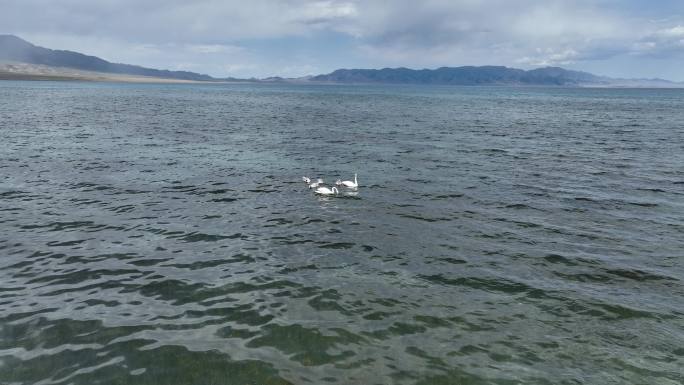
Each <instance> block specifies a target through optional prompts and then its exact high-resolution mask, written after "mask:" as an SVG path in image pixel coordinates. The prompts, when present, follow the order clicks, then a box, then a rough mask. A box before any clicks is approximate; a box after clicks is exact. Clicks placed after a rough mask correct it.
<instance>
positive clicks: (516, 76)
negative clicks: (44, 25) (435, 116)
mask: <svg viewBox="0 0 684 385" xmlns="http://www.w3.org/2000/svg"><path fill="white" fill-rule="evenodd" d="M0 61H8V62H18V63H27V64H33V65H39V66H49V67H53V68H56V69H55V70H53V71H52V72H51V76H53V75H54V74H55V73H57V72H58V69H59V68H68V69H74V70H81V71H91V72H98V73H106V74H118V75H122V74H123V75H133V76H145V77H153V78H163V79H176V80H191V81H249V82H269V83H273V82H297V83H347V84H431V85H459V86H476V85H500V86H564V87H583V86H584V87H684V83H675V82H670V81H667V80H662V79H613V78H608V77H604V76H596V75H593V74H590V73H587V72H579V71H570V70H566V69H563V68H558V67H546V68H538V69H533V70H529V71H525V70H521V69H516V68H509V67H503V66H482V67H472V66H467V67H441V68H437V69H434V70H431V69H421V70H414V69H409V68H383V69H379V70H376V69H339V70H336V71H333V72H331V73H329V74H325V75H317V76H308V77H304V78H296V79H292V78H290V79H287V78H280V77H269V78H265V79H261V80H259V79H235V78H224V79H219V78H214V77H211V76H209V75H203V74H198V73H195V72H188V71H169V70H158V69H152V68H145V67H140V66H136V65H130V64H119V63H111V62H108V61H106V60H103V59H100V58H98V57H95V56H88V55H84V54H81V53H78V52H72V51H61V50H52V49H48V48H43V47H38V46H35V45H33V44H31V43H29V42H27V41H25V40H23V39H21V38H19V37H16V36H13V35H0ZM15 68H16V67H15ZM1 70H2V69H1V68H0V72H2V71H1ZM42 71H43V72H45V69H44V68H43V69H42ZM27 76H30V74H27Z"/></svg>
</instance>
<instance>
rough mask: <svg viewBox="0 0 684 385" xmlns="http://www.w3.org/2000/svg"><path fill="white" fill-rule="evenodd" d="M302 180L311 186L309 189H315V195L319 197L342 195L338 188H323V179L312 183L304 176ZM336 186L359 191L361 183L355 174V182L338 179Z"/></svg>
mask: <svg viewBox="0 0 684 385" xmlns="http://www.w3.org/2000/svg"><path fill="white" fill-rule="evenodd" d="M302 180H303V181H304V183H306V184H307V185H308V186H309V188H313V189H315V190H314V193H316V194H319V195H337V194H339V193H340V190H338V189H337V187H332V188H329V187H325V186H321V185H322V184H323V183H324V182H323V179H321V178H318V179H317V180H316V181H315V182H311V179H310V178H307V177H305V176H303V177H302ZM335 184H336V185H337V186H344V187H347V188H352V189H357V188H358V187H359V182H358V180H357V175H356V174H354V181H353V182H352V181H350V180H345V181H343V180H340V179H338V180H337V181H336V182H335Z"/></svg>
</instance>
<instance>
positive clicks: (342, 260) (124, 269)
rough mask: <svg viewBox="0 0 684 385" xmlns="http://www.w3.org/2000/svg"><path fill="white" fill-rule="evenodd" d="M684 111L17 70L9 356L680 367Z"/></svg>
mask: <svg viewBox="0 0 684 385" xmlns="http://www.w3.org/2000/svg"><path fill="white" fill-rule="evenodd" d="M683 111H684V91H681V90H680V91H677V90H590V89H542V88H539V89H521V88H457V87H453V88H450V87H443V88H438V87H435V88H430V87H399V86H391V87H389V86H388V87H381V86H378V87H337V86H296V85H290V86H288V85H173V86H170V85H113V84H85V83H29V82H2V83H1V84H0V139H1V143H0V383H2V384H96V383H100V384H322V383H337V384H672V385H674V384H681V383H684V374H683V373H684V369H683V368H684V283H683V281H682V280H684V267H683V266H682V262H683V261H684V112H683ZM355 172H357V173H358V174H359V183H360V185H361V187H360V188H359V190H358V194H357V195H353V194H348V192H349V191H345V190H343V191H342V193H343V194H341V195H340V196H337V197H329V198H325V197H317V196H314V195H313V194H312V192H311V191H310V190H308V189H307V188H306V187H305V185H304V184H303V183H302V182H301V176H302V175H308V176H310V177H316V176H321V177H323V178H325V179H326V180H328V181H334V180H335V179H336V178H337V177H343V178H344V179H350V178H352V177H353V174H354V173H355Z"/></svg>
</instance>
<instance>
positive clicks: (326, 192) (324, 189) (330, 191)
mask: <svg viewBox="0 0 684 385" xmlns="http://www.w3.org/2000/svg"><path fill="white" fill-rule="evenodd" d="M314 192H315V193H316V194H320V195H333V194H339V193H340V191H339V190H338V189H337V187H333V188H331V189H330V188H327V187H323V186H321V187H319V188H317V189H316V190H315V191H314Z"/></svg>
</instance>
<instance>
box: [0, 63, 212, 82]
mask: <svg viewBox="0 0 684 385" xmlns="http://www.w3.org/2000/svg"><path fill="white" fill-rule="evenodd" d="M0 80H43V81H45V80H51V81H92V82H126V83H204V82H200V81H194V80H181V79H165V78H154V77H149V76H136V75H123V74H122V75H119V74H109V73H102V72H91V71H81V70H76V69H71V68H63V67H50V66H44V65H36V64H26V63H1V62H0Z"/></svg>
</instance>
